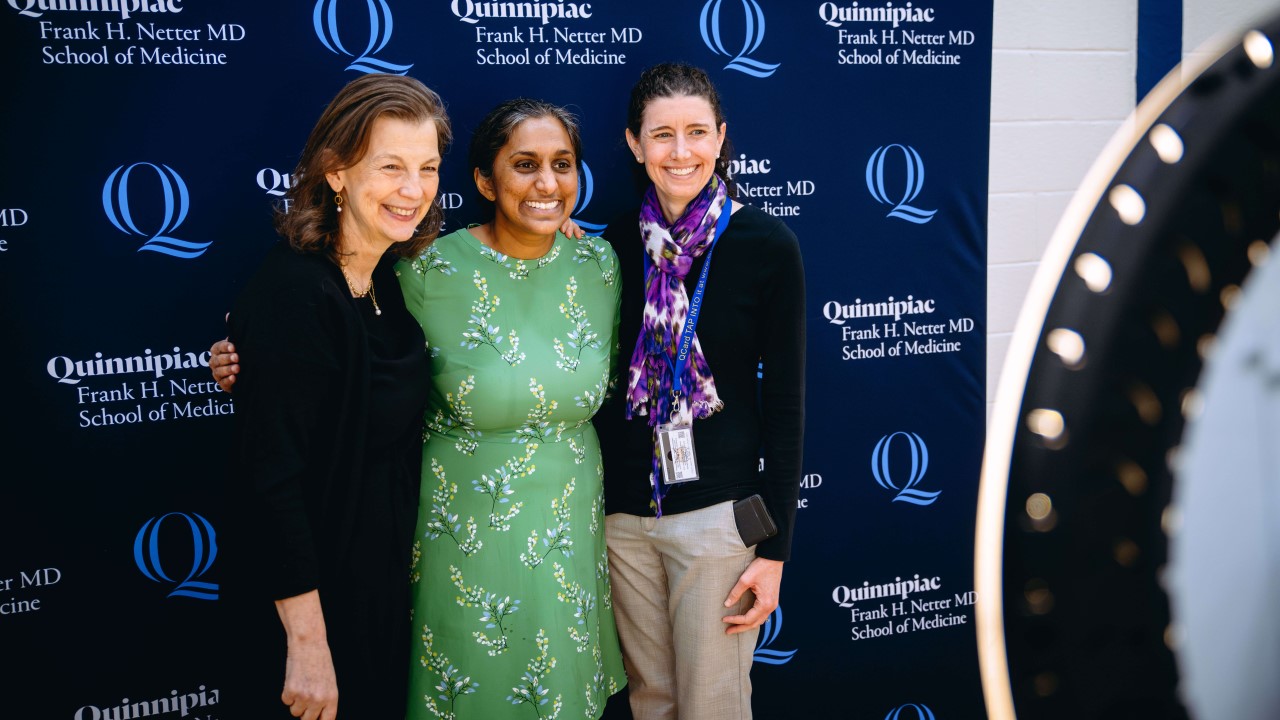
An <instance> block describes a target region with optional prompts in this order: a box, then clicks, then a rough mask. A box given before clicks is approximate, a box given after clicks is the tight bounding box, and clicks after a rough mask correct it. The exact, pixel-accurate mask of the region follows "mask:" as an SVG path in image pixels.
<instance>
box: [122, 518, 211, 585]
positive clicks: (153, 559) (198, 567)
mask: <svg viewBox="0 0 1280 720" xmlns="http://www.w3.org/2000/svg"><path fill="white" fill-rule="evenodd" d="M171 517H177V518H182V519H183V520H186V521H187V525H188V526H189V527H190V529H191V568H190V569H188V570H186V576H185V577H183V578H182V580H181V581H178V580H175V579H174V577H177V576H178V575H180V573H179V574H176V575H174V576H170V575H169V573H167V572H165V570H164V566H163V564H162V563H161V561H160V526H161V525H163V524H164V521H165V520H166V519H168V518H171ZM216 557H218V538H217V534H216V533H215V532H214V531H213V526H212V525H210V524H209V521H208V520H205V519H204V518H203V517H201V516H200V515H198V514H196V513H191V514H190V515H188V514H186V513H168V514H167V515H161V516H160V517H159V518H151V519H150V520H148V521H146V522H145V523H143V524H142V529H141V530H139V531H138V536H137V537H136V538H134V540H133V561H134V562H135V563H137V564H138V569H139V570H141V571H142V574H143V575H146V576H147V579H148V580H150V581H152V582H164V583H169V584H171V585H173V584H176V585H177V587H175V588H174V590H173V592H171V593H169V595H168V597H174V596H175V595H176V596H182V597H189V598H195V599H197V600H217V599H218V586H217V585H216V584H213V583H207V582H202V581H201V580H199V579H198V578H200V577H202V576H203V575H204V574H205V573H206V572H208V571H209V568H210V567H211V566H212V565H213V560H214V558H216Z"/></svg>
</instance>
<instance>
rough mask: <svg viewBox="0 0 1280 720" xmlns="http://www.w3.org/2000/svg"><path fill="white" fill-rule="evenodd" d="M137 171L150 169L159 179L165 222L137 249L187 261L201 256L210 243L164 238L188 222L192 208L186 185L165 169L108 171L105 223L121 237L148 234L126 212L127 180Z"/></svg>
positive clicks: (104, 203) (104, 188) (125, 168)
mask: <svg viewBox="0 0 1280 720" xmlns="http://www.w3.org/2000/svg"><path fill="white" fill-rule="evenodd" d="M139 167H149V168H151V169H152V170H155V171H156V174H157V175H159V176H160V187H161V189H162V190H163V200H164V218H163V219H162V220H161V221H160V228H159V229H158V230H156V231H155V234H152V235H151V239H150V240H148V241H146V242H145V243H143V245H142V247H140V248H138V251H139V252H141V251H143V250H150V251H152V252H158V253H161V254H164V255H170V256H172V257H176V258H183V259H186V260H190V259H191V258H197V257H200V256H201V255H203V254H204V251H205V249H206V248H208V247H209V246H210V245H212V244H213V243H193V242H187V241H185V240H179V239H177V238H171V237H167V236H166V235H165V233H170V232H173V231H174V230H176V229H178V226H179V225H181V224H182V221H183V220H186V219H187V210H188V209H189V206H190V205H191V198H190V196H189V195H188V194H187V184H186V183H184V182H183V181H182V176H180V175H178V173H176V172H174V170H173V168H171V167H169V166H168V165H152V164H151V163H146V162H143V163H134V164H132V165H130V166H129V167H125V166H124V165H121V166H120V167H118V168H116V169H115V170H113V171H111V175H109V176H107V181H106V182H105V183H103V185H102V209H103V211H104V212H106V214H107V219H108V220H110V221H111V224H112V225H115V226H116V229H118V230H119V231H120V232H122V233H127V234H129V235H141V236H142V237H146V236H147V235H148V234H150V233H147V232H144V231H142V230H140V229H138V224H137V223H136V222H135V221H134V217H133V213H132V212H131V211H130V209H129V179H130V176H131V175H132V174H133V170H134V168H139ZM175 191H176V194H175Z"/></svg>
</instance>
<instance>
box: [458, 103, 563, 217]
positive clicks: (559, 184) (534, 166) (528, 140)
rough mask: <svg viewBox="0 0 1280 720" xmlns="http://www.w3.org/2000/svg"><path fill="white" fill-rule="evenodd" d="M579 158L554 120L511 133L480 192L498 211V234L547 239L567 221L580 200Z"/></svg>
mask: <svg viewBox="0 0 1280 720" xmlns="http://www.w3.org/2000/svg"><path fill="white" fill-rule="evenodd" d="M577 163H578V158H577V157H576V156H575V155H574V152H573V143H572V141H570V139H569V133H568V132H567V131H566V130H565V128H564V125H562V124H560V121H559V120H557V119H556V118H554V117H551V116H542V117H534V118H529V119H528V120H525V121H523V122H521V123H520V124H519V125H518V126H516V128H515V129H514V130H512V132H511V137H510V138H509V139H508V140H507V144H506V145H503V146H502V149H501V150H499V151H498V153H497V156H496V157H494V160H493V171H492V174H491V175H490V176H489V177H485V176H484V175H482V174H481V173H480V172H479V171H478V170H477V171H476V172H475V181H476V186H477V187H478V188H479V189H480V192H481V193H482V194H483V195H484V196H485V197H486V198H489V199H490V200H492V201H493V203H494V206H495V210H496V212H495V214H494V222H495V230H497V231H499V232H500V233H504V234H511V235H515V236H519V237H523V238H528V239H534V238H548V237H553V236H554V235H555V232H556V230H558V229H559V228H560V225H561V224H562V223H564V221H565V219H566V218H568V217H569V213H570V211H572V210H573V203H574V200H575V199H576V198H577V196H578V165H577Z"/></svg>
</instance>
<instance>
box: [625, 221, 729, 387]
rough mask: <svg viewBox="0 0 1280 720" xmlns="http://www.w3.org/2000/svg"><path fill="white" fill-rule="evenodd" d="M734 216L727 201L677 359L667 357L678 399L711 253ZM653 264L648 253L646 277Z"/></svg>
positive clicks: (718, 222) (692, 298)
mask: <svg viewBox="0 0 1280 720" xmlns="http://www.w3.org/2000/svg"><path fill="white" fill-rule="evenodd" d="M732 214H733V201H732V200H726V201H725V204H724V209H723V210H721V212H720V217H719V218H717V219H716V234H715V235H714V236H712V238H711V245H710V246H709V247H708V248H707V256H706V259H705V260H703V261H702V273H701V274H700V275H699V276H698V284H697V286H696V287H695V288H694V290H693V296H692V297H690V298H689V314H688V316H687V317H686V318H685V321H684V328H682V330H681V332H680V342H679V344H678V345H676V357H675V359H674V360H672V358H671V357H670V356H667V362H668V363H669V364H670V365H671V376H672V377H671V382H672V388H671V389H672V391H673V392H674V393H675V396H676V397H679V396H680V390H681V386H682V382H681V377H683V375H684V368H685V365H687V364H688V363H689V354H690V353H691V352H692V351H693V335H694V331H695V330H696V329H697V327H698V316H699V315H701V313H702V296H703V294H704V293H705V292H706V290H707V272H708V271H709V270H710V269H711V253H712V252H713V251H714V250H715V249H716V243H717V242H719V241H720V236H721V235H723V234H724V231H725V228H727V227H729V216H730V215H732ZM652 263H653V260H652V259H651V258H650V257H649V253H647V252H646V253H645V254H644V267H645V274H646V275H647V274H648V272H649V266H650V265H651V264H652Z"/></svg>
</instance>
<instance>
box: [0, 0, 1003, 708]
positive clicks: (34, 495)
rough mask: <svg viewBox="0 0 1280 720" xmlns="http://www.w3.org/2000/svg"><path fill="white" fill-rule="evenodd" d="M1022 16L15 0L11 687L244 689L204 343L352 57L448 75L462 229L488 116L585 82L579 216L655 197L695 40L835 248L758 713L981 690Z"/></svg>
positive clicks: (8, 583) (787, 190) (714, 0)
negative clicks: (1017, 33)
mask: <svg viewBox="0 0 1280 720" xmlns="http://www.w3.org/2000/svg"><path fill="white" fill-rule="evenodd" d="M991 27H992V0H966V1H965V2H958V1H957V0H913V1H912V2H900V1H896V0H895V1H894V2H886V1H884V0H872V1H870V2H866V1H858V2H843V3H834V2H816V1H815V0H803V1H799V2H797V1H793V0H696V1H693V2H690V1H689V0H647V1H646V2H608V1H602V0H596V1H595V2H569V1H565V0H543V1H542V2H473V1H471V0H364V1H361V0H316V1H314V2H313V1H312V0H293V1H290V2H270V3H265V2H257V1H255V0H219V1H217V2H214V1H212V0H5V2H4V3H3V4H0V33H2V37H3V42H2V43H0V65H2V66H3V67H5V68H7V69H8V72H7V73H6V78H5V81H4V110H3V113H2V119H0V129H2V132H0V144H2V146H3V149H4V151H3V158H4V165H5V167H4V172H3V178H2V179H0V303H2V306H3V318H4V320H3V325H2V326H0V332H3V337H4V351H3V352H2V353H0V378H3V381H4V386H5V390H4V394H3V398H4V400H3V405H2V406H0V407H2V408H3V410H2V412H0V417H2V418H3V419H2V420H0V452H3V459H2V460H0V463H2V464H0V468H2V470H0V473H2V474H3V478H4V479H3V481H0V548H2V550H0V655H2V656H3V658H4V662H3V666H4V667H5V668H7V669H6V670H5V671H4V672H3V673H0V715H2V716H4V717H14V718H54V719H65V720H103V719H118V718H134V717H146V716H153V717H160V718H199V719H200V720H212V719H221V720H242V719H240V718H228V717H225V716H224V715H223V714H222V713H221V712H220V711H219V701H220V699H221V695H222V692H223V691H222V687H223V685H224V682H225V678H226V677H227V675H228V673H229V672H231V668H229V667H228V662H227V659H226V658H225V657H223V656H222V655H221V654H220V653H218V652H215V651H214V650H213V648H216V647H217V640H218V638H219V635H220V622H221V618H220V614H219V581H220V578H221V577H222V576H223V574H224V568H223V567H221V565H220V558H219V557H218V552H217V533H218V531H219V526H220V523H221V521H222V518H223V517H224V516H225V513H224V509H223V507H222V502H223V500H222V486H221V477H222V474H223V473H224V470H225V451H224V448H225V442H226V440H227V438H228V436H229V431H230V426H231V423H232V422H233V419H234V418H233V414H234V412H235V405H234V403H233V401H232V398H231V397H230V396H228V395H226V394H223V393H221V392H219V391H218V390H217V388H216V386H215V385H213V384H212V383H211V382H210V381H209V373H208V368H207V362H208V356H207V354H206V349H207V348H208V346H209V345H210V343H211V342H212V341H213V340H215V339H217V338H219V337H221V336H222V335H223V334H225V333H224V329H223V322H222V316H223V313H224V312H225V311H226V310H227V308H229V307H230V305H231V302H232V299H233V297H234V296H235V293H236V291H237V289H238V288H239V287H240V286H241V285H242V283H243V282H244V281H245V280H246V279H247V278H248V277H249V275H250V274H251V273H252V271H253V270H254V268H255V267H256V265H257V263H258V260H259V258H261V256H262V255H263V253H264V252H265V250H266V249H267V248H268V246H269V245H270V244H271V243H272V242H273V241H274V236H273V234H272V231H271V224H270V211H271V207H272V205H273V204H274V203H277V202H280V201H281V198H282V195H283V193H284V191H285V190H286V189H287V188H288V187H289V185H290V183H291V182H292V181H293V177H292V174H291V173H292V172H293V166H294V163H295V161H296V159H297V154H298V152H299V151H300V149H301V146H302V143H303V141H304V139H305V137H306V134H307V132H308V131H309V130H310V128H311V126H312V124H313V122H314V121H315V119H316V118H317V117H318V115H319V113H320V111H321V109H322V108H323V107H324V106H325V104H326V103H327V102H328V100H329V99H330V98H331V97H332V96H333V94H334V93H335V92H336V91H337V89H338V88H339V87H341V86H342V84H344V83H345V82H346V81H348V80H350V79H351V78H353V77H356V76H357V74H359V73H368V72H392V73H408V74H410V75H413V76H414V77H417V78H419V79H421V80H422V81H423V82H425V83H426V84H427V85H429V86H430V87H432V88H434V89H436V90H437V91H439V92H440V93H441V95H442V96H443V97H444V98H445V100H446V102H447V103H448V106H449V111H450V114H451V116H452V119H453V122H454V125H455V128H456V136H457V140H456V142H455V146H454V149H453V151H452V152H451V153H450V154H449V155H448V156H447V157H446V159H445V169H444V179H443V184H442V188H441V194H440V198H439V202H441V203H442V204H443V205H444V207H445V208H446V210H447V217H448V221H447V229H453V228H456V227H457V226H459V225H461V224H465V223H468V222H472V221H475V220H477V219H478V213H477V202H476V195H475V192H474V186H473V184H472V182H471V179H470V175H471V173H470V172H469V170H468V169H467V168H466V167H465V165H466V163H465V148H466V145H467V142H468V139H469V137H470V133H471V129H472V128H473V127H474V126H475V124H476V123H477V121H478V120H479V118H480V117H481V116H482V115H483V113H484V112H485V111H487V110H488V109H489V108H490V107H492V106H493V105H495V104H496V103H498V102H499V101H501V100H504V99H507V98H509V97H513V96H516V95H527V96H533V97H541V98H545V99H548V100H551V101H553V102H556V103H560V104H564V105H567V106H569V107H570V108H571V109H572V110H573V111H574V112H575V113H577V114H578V115H579V117H580V118H581V120H582V124H583V129H584V140H585V146H586V155H585V160H586V166H587V169H588V172H587V173H586V174H585V176H584V177H583V178H582V183H581V194H580V197H579V200H578V204H577V207H576V209H575V213H574V217H575V218H577V219H578V221H579V223H580V224H582V225H583V226H584V227H586V228H588V229H589V230H591V231H593V232H596V233H604V234H606V235H607V233H608V231H609V230H608V228H607V227H606V223H608V222H609V221H610V219H611V218H613V217H615V216H616V215H618V214H619V213H620V212H621V211H623V210H624V209H625V208H627V207H628V206H630V205H631V204H633V203H634V198H635V193H636V185H635V183H634V180H633V175H632V170H633V168H632V164H633V160H632V159H631V157H630V156H629V154H628V153H627V152H626V148H625V145H624V143H623V127H624V125H625V116H626V104H627V92H628V90H629V88H630V86H631V84H632V83H633V82H634V81H635V79H636V77H637V76H638V74H639V72H640V70H641V69H643V68H644V67H647V66H648V65H651V64H654V63H657V62H661V61H666V60H682V61H686V62H690V63H693V64H697V65H700V66H702V67H705V68H707V69H708V71H709V72H710V73H711V75H712V77H713V79H714V80H715V82H716V83H717V85H718V86H719V88H720V90H721V92H722V94H723V97H724V102H725V109H726V114H727V119H728V126H729V137H730V139H731V140H732V142H733V146H734V156H735V161H734V163H733V173H734V177H735V179H736V180H737V182H738V183H739V185H740V187H741V190H742V194H741V200H742V201H743V202H747V203H750V204H753V205H756V206H757V207H759V208H762V209H764V210H765V211H767V212H770V213H772V214H774V215H777V216H779V217H781V218H782V219H783V220H785V221H786V222H787V224H788V225H789V226H790V227H791V228H792V229H793V230H794V231H795V233H796V234H797V235H798V236H799V238H800V241H801V245H802V249H803V252H804V257H805V265H806V269H807V273H808V288H809V289H808V293H809V295H808V327H809V384H808V403H809V404H808V419H807V428H808V432H807V438H806V457H805V479H804V487H803V489H802V491H801V498H800V508H799V511H798V514H799V518H798V523H797V530H796V540H795V555H794V559H793V560H792V561H791V562H790V563H788V565H787V568H786V572H785V577H784V582H783V589H782V604H781V607H780V609H779V610H778V611H777V612H776V613H774V615H773V616H772V617H771V618H770V620H769V623H768V625H766V626H765V628H764V632H763V633H762V636H761V641H760V647H759V649H758V650H757V654H756V658H757V663H756V666H755V670H754V672H753V680H754V683H755V696H754V704H755V707H756V710H757V716H758V717H761V718H776V717H783V716H785V714H788V713H797V712H799V713H803V714H804V715H803V716H813V717H832V718H835V717H839V718H868V719H874V720H880V719H882V718H886V719H891V720H959V719H964V720H968V719H971V718H978V717H981V716H982V709H981V708H982V705H981V694H980V689H979V684H978V677H977V662H976V649H975V639H974V627H973V617H974V613H973V603H974V602H975V597H974V594H973V592H972V591H973V580H972V566H973V562H972V549H973V516H974V507H975V499H976V494H977V480H978V470H979V464H980V455H981V448H982V442H983V433H984V430H983V428H984V424H985V402H984V369H985V349H984V348H985V341H984V337H985V327H984V324H985V316H986V282H985V267H986V214H987V202H986V188H987V152H988V127H989V110H988V108H989V104H990V69H991ZM765 372H768V369H767V368H766V369H765ZM606 471H607V470H606ZM243 650H244V652H252V651H253V650H252V648H245V649H243Z"/></svg>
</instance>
